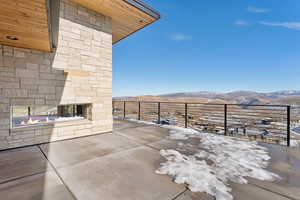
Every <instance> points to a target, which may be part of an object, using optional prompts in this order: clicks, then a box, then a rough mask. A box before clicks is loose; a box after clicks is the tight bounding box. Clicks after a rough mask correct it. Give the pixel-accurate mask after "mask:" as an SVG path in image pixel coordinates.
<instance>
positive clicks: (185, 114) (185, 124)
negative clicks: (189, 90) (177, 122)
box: [184, 103, 188, 128]
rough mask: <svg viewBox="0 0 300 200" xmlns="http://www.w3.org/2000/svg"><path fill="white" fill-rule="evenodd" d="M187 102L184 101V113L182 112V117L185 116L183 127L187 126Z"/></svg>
mask: <svg viewBox="0 0 300 200" xmlns="http://www.w3.org/2000/svg"><path fill="white" fill-rule="evenodd" d="M187 109H188V104H187V103H185V108H184V110H185V113H184V118H185V121H184V122H185V123H184V127H185V128H187V127H188V110H187Z"/></svg>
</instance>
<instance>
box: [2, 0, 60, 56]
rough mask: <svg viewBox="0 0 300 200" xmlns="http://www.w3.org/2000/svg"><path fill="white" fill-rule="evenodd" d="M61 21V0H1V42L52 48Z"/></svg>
mask: <svg viewBox="0 0 300 200" xmlns="http://www.w3.org/2000/svg"><path fill="white" fill-rule="evenodd" d="M58 23H59V0H26V1H24V0H9V1H7V0H0V44H3V45H9V46H15V47H21V48H29V49H38V50H42V51H51V50H52V48H53V47H55V46H56V44H57V37H58Z"/></svg>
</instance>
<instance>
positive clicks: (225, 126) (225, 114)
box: [224, 104, 227, 135]
mask: <svg viewBox="0 0 300 200" xmlns="http://www.w3.org/2000/svg"><path fill="white" fill-rule="evenodd" d="M224 135H227V104H224Z"/></svg>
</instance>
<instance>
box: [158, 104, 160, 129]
mask: <svg viewBox="0 0 300 200" xmlns="http://www.w3.org/2000/svg"><path fill="white" fill-rule="evenodd" d="M157 123H158V124H160V102H158V106H157Z"/></svg>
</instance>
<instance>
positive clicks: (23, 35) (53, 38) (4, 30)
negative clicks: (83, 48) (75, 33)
mask: <svg viewBox="0 0 300 200" xmlns="http://www.w3.org/2000/svg"><path fill="white" fill-rule="evenodd" d="M72 1H73V2H75V3H77V4H79V5H81V6H83V7H86V8H88V9H91V10H94V11H96V12H98V13H100V14H102V15H105V16H109V17H111V18H112V36H113V43H116V42H118V41H120V40H122V39H124V38H126V37H127V36H129V35H131V34H132V33H134V32H136V31H138V30H140V29H142V28H144V27H145V26H147V25H149V24H151V23H153V22H155V21H156V20H158V19H159V18H160V14H159V12H157V11H155V10H154V9H152V8H150V7H149V6H147V5H146V4H144V3H142V2H141V1H139V0H72ZM59 6H60V0H26V1H24V0H9V1H7V0H0V44H3V45H8V46H15V47H20V48H29V49H37V50H42V51H47V52H50V51H51V50H52V49H53V48H55V47H56V46H57V42H58V31H59V12H60V11H59Z"/></svg>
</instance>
